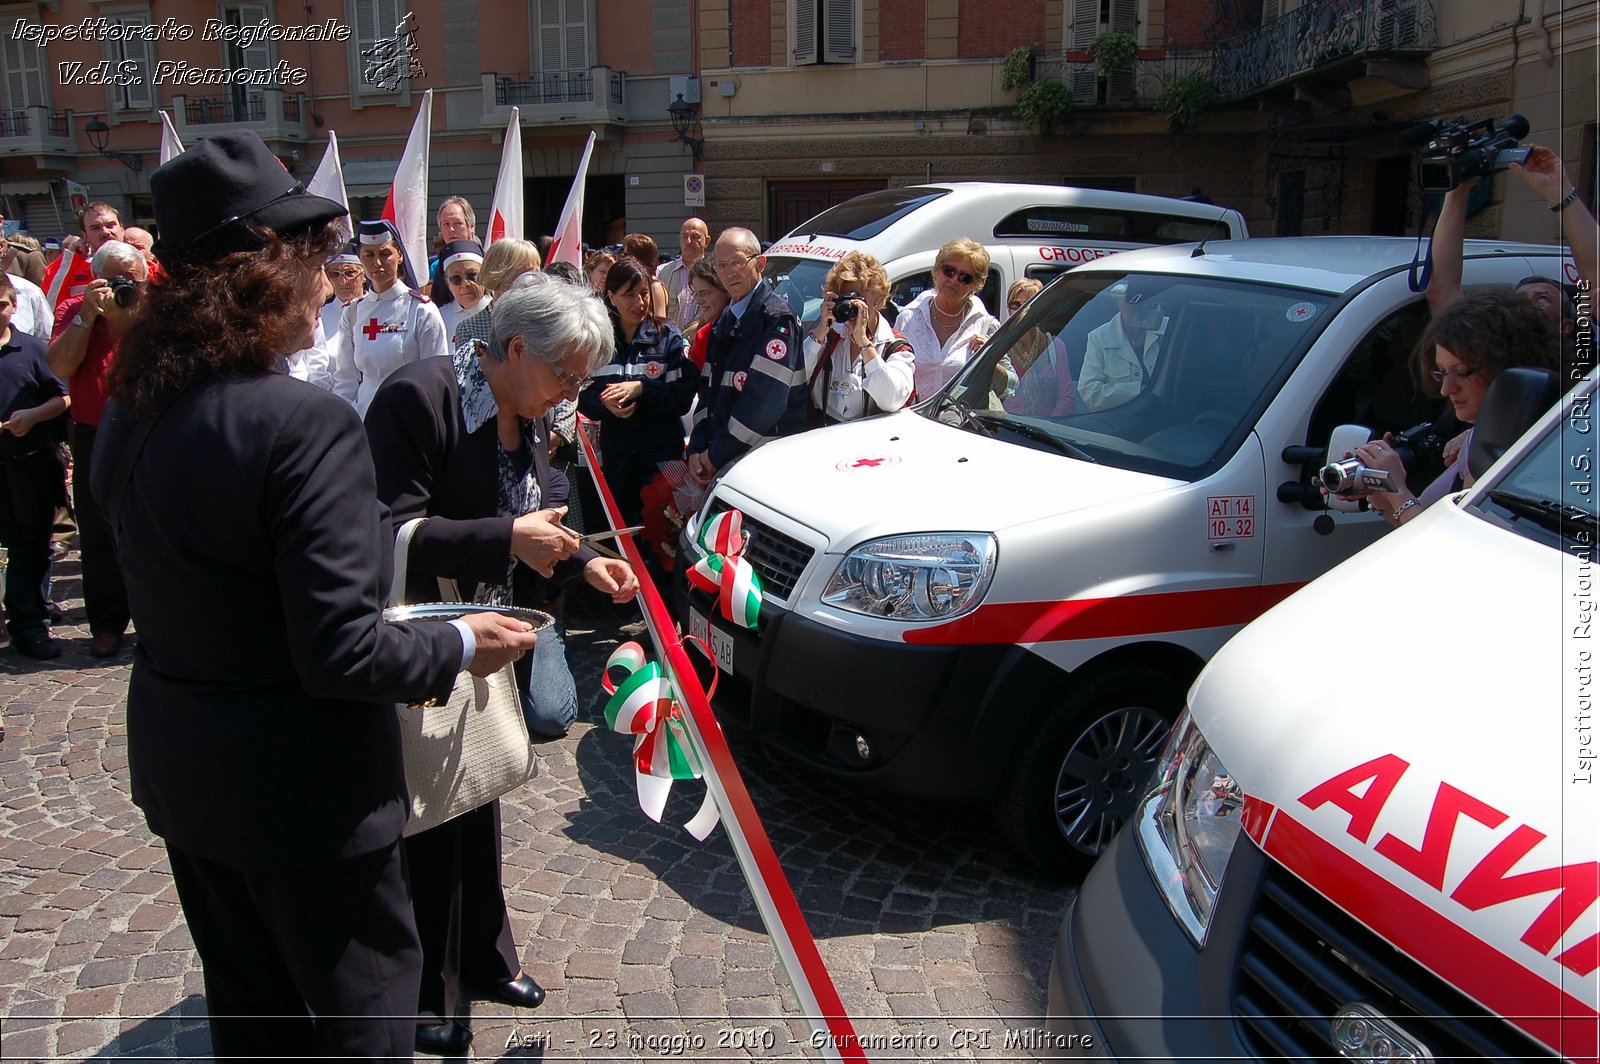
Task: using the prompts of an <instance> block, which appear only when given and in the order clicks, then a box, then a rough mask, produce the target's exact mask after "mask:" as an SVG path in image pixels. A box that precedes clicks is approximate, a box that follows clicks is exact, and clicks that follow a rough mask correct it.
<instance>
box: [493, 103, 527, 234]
mask: <svg viewBox="0 0 1600 1064" xmlns="http://www.w3.org/2000/svg"><path fill="white" fill-rule="evenodd" d="M508 236H509V237H511V238H513V239H515V240H521V239H522V119H521V113H520V112H519V111H518V110H517V108H515V107H513V108H512V109H511V121H510V122H508V123H506V139H505V143H504V144H502V145H501V146H500V176H499V177H497V178H495V181H494V205H493V206H492V207H490V208H489V239H487V240H485V241H484V242H483V245H484V247H488V246H489V245H490V244H493V243H494V242H495V241H496V240H502V239H504V238H505V237H508Z"/></svg>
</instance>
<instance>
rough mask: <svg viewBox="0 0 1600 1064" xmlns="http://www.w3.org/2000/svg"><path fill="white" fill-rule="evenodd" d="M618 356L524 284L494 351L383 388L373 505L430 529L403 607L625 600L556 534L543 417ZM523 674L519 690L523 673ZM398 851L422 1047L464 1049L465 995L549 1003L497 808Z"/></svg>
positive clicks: (595, 559) (565, 288)
mask: <svg viewBox="0 0 1600 1064" xmlns="http://www.w3.org/2000/svg"><path fill="white" fill-rule="evenodd" d="M611 354H612V331H611V322H610V320H609V319H608V318H607V316H606V312H605V308H604V307H602V306H601V305H600V302H599V301H598V300H596V299H595V298H594V297H593V296H592V295H591V294H590V293H589V290H588V288H587V287H580V286H577V285H571V284H567V283H566V282H563V281H560V280H556V279H553V278H550V277H547V276H545V275H543V274H529V275H526V276H524V277H522V278H519V279H518V281H517V283H515V284H514V285H512V287H511V288H510V290H509V291H508V292H507V293H506V294H505V295H504V296H502V297H501V298H500V299H497V300H496V301H495V303H494V314H493V316H492V329H491V335H490V337H489V340H488V341H487V342H485V341H483V340H474V341H472V342H471V344H470V345H465V346H463V348H462V349H460V350H459V351H458V352H457V357H456V358H454V359H442V358H433V359H423V360H421V361H420V362H414V363H411V364H409V365H406V366H402V367H401V368H400V369H398V370H396V371H395V372H394V374H393V375H391V376H390V377H389V378H388V379H387V380H385V381H384V382H383V386H382V387H380V388H379V389H378V392H377V394H376V395H375V396H374V397H373V400H372V406H371V408H370V409H369V410H368V411H367V417H366V427H367V437H368V440H369V442H370V443H371V446H372V457H373V463H374V465H375V466H376V467H377V473H378V497H379V499H381V500H382V501H383V502H384V503H385V504H387V505H388V507H389V509H390V510H391V511H393V514H394V522H395V525H396V527H398V526H399V525H401V524H402V523H404V522H406V521H409V520H411V519H412V518H415V517H426V518H428V521H427V523H426V524H424V525H423V526H422V527H421V528H419V529H418V530H417V533H416V536H415V538H414V539H413V540H412V544H411V556H410V571H411V578H412V584H411V586H410V587H408V588H407V589H406V592H407V594H408V595H409V596H410V598H411V600H412V601H425V600H428V599H432V598H435V597H436V596H437V588H436V584H435V581H436V580H437V579H438V578H448V579H454V580H456V581H457V582H458V583H459V584H460V586H461V592H462V594H463V596H464V597H466V598H469V599H471V600H472V601H474V602H483V603H496V604H511V605H527V604H530V603H532V602H535V601H541V600H540V599H539V594H540V591H541V586H540V585H541V582H542V581H541V578H544V579H552V578H560V577H568V576H575V575H577V574H579V573H581V574H582V576H583V578H584V579H585V580H586V581H587V582H588V583H589V584H590V585H591V586H593V587H595V588H597V589H598V590H600V591H601V592H604V593H606V594H609V595H610V596H611V598H612V599H613V601H615V602H618V603H622V602H627V601H629V600H631V599H632V598H633V596H634V594H635V593H636V592H637V590H638V581H637V580H636V579H635V577H634V575H633V571H632V569H631V568H629V566H628V565H627V563H626V562H622V561H617V560H615V559H611V558H604V557H601V556H599V555H598V554H597V553H596V552H595V551H594V550H592V549H591V548H587V547H580V545H579V541H578V537H577V536H576V535H574V534H573V533H572V532H571V530H569V529H567V528H566V527H565V526H564V525H563V524H562V520H561V519H562V516H563V514H564V513H565V512H566V507H564V506H563V507H556V508H550V507H548V506H547V505H546V500H547V497H548V492H549V481H548V477H549V452H548V450H547V447H546V444H545V441H544V440H543V439H542V437H541V434H540V422H541V419H542V418H543V416H544V415H545V413H546V412H548V411H549V409H550V408H551V407H552V406H554V405H555V404H556V402H557V401H559V400H560V399H562V398H563V397H565V398H569V399H573V398H576V397H577V394H578V391H579V390H580V389H581V388H582V387H583V386H584V384H586V383H587V381H588V377H589V375H590V374H591V373H593V372H594V371H595V370H596V369H599V368H600V367H601V366H603V365H605V364H606V363H607V362H609V361H610V360H611ZM519 562H520V563H521V565H520V566H519V565H518V563H519ZM517 679H518V682H519V683H520V684H521V685H523V687H524V688H526V687H527V685H528V683H529V680H530V675H529V671H528V668H527V663H526V662H524V663H522V664H521V665H520V666H519V670H518V677H517ZM406 846H407V852H408V857H409V860H410V867H411V874H412V884H411V885H412V895H413V905H414V907H415V912H416V917H417V930H418V933H419V934H420V936H421V938H422V948H423V980H422V992H421V996H420V1001H419V1005H418V1027H417V1048H418V1049H420V1050H423V1051H424V1052H435V1053H438V1052H446V1053H459V1052H461V1051H463V1050H464V1049H465V1048H466V1047H467V1045H468V1043H469V1042H470V1041H471V1039H472V1032H471V1031H470V1030H469V1029H468V1028H467V1025H466V1023H465V1021H464V1019H458V1016H459V1015H460V1014H461V1013H460V1009H459V1005H460V1003H461V989H462V986H463V985H467V986H473V987H476V988H479V989H480V990H481V991H482V992H483V993H484V994H485V995H486V996H488V997H491V998H493V999H494V1000H497V1001H503V1002H506V1003H509V1004H512V1005H518V1006H521V1007H524V1008H532V1007H534V1006H537V1005H538V1004H539V1003H540V1002H542V1001H543V1000H544V991H543V990H542V989H541V988H540V987H539V985H538V983H536V982H534V980H533V979H532V978H530V977H529V976H527V975H526V974H524V973H523V971H522V967H521V964H520V961H519V959H518V956H517V951H516V945H515V943H514V942H513V941H512V937H511V923H510V920H509V919H508V918H507V915H506V906H505V897H504V894H503V893H502V891H501V886H500V805H499V803H498V802H491V803H490V804H488V805H486V806H483V807H481V808H479V809H475V810H473V811H472V812H470V813H467V814H465V815H463V816H460V817H457V818H456V819H455V820H452V821H450V822H449V823H447V824H443V825H441V826H439V827H437V828H434V829H433V830H431V831H424V832H421V833H419V834H416V835H413V836H411V837H410V838H408V839H407V840H406Z"/></svg>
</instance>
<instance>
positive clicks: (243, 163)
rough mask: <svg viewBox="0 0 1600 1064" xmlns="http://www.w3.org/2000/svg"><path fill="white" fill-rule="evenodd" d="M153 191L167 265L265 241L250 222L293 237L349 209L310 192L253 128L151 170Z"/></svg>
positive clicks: (160, 255) (210, 140)
mask: <svg viewBox="0 0 1600 1064" xmlns="http://www.w3.org/2000/svg"><path fill="white" fill-rule="evenodd" d="M150 192H151V194H152V196H153V197H154V199H155V214H156V225H157V227H158V228H159V230H160V232H161V239H159V240H157V241H156V246H155V253H156V258H157V259H158V260H159V261H160V262H161V264H162V265H163V266H168V267H172V266H178V265H186V264H191V263H196V262H210V261H213V260H215V259H219V258H221V257H222V256H224V255H228V254H231V253H232V252H235V251H251V250H254V249H255V248H258V247H261V243H262V242H261V239H260V238H259V237H258V236H256V234H254V233H253V232H251V227H252V226H258V227H261V228H265V229H270V230H272V231H273V232H274V233H277V234H278V235H279V236H288V235H291V234H293V233H295V232H298V231H301V230H305V229H310V228H312V227H314V226H320V225H324V224H326V223H328V222H331V221H332V220H333V219H335V218H339V217H342V216H343V215H344V214H345V213H346V211H345V209H344V207H343V205H341V204H339V203H337V202H335V201H334V200H331V199H326V198H324V197H322V196H313V195H311V194H310V193H309V192H307V191H306V190H305V186H304V185H302V184H300V183H299V182H298V181H296V180H295V179H294V178H293V177H292V176H291V175H290V174H289V171H287V170H285V169H284V167H283V163H281V162H279V161H278V157H277V156H276V155H274V154H272V151H271V149H269V148H268V147H267V146H266V144H265V143H263V142H262V140H261V138H260V137H259V136H257V135H256V134H255V133H253V132H251V131H249V130H241V131H239V132H230V133H218V134H216V135H215V136H211V137H206V138H205V139H204V140H201V141H199V142H197V143H196V144H194V145H193V146H192V147H190V148H189V149H188V150H187V151H185V152H184V153H183V154H181V155H179V156H178V157H177V158H175V159H172V160H171V161H169V162H167V163H166V164H164V165H162V166H160V167H158V168H157V169H156V171H155V172H154V173H152V174H151V175H150Z"/></svg>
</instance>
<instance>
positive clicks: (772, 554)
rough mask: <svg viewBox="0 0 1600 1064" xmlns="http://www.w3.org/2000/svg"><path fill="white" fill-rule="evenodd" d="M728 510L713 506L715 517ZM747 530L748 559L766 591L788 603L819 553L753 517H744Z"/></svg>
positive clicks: (746, 552) (746, 555)
mask: <svg viewBox="0 0 1600 1064" xmlns="http://www.w3.org/2000/svg"><path fill="white" fill-rule="evenodd" d="M726 509H728V507H727V506H725V505H723V504H722V503H720V502H719V503H717V504H716V505H715V506H713V508H712V514H711V516H713V517H715V516H716V515H717V514H719V513H721V512H722V511H724V510H726ZM744 530H745V531H746V532H747V533H749V535H750V542H749V543H748V544H747V545H746V546H745V549H744V556H745V557H746V558H747V559H749V561H750V567H751V568H752V569H754V570H755V571H756V575H757V576H759V577H761V588H762V591H763V592H764V593H765V594H766V595H767V596H768V597H770V598H775V599H777V600H779V601H780V602H788V601H789V599H790V598H791V597H792V596H793V595H794V586H795V585H796V584H798V583H799V582H800V574H802V573H804V572H805V571H806V566H807V565H810V564H811V556H812V555H813V554H815V553H816V551H814V550H812V549H811V548H810V547H808V546H806V545H805V544H804V543H801V542H800V541H799V540H798V539H794V538H792V537H789V536H786V535H784V534H783V533H782V532H779V531H777V530H776V529H774V528H772V527H771V526H769V525H764V524H762V523H761V522H760V521H757V520H756V519H755V518H753V517H751V516H750V515H749V514H745V515H744Z"/></svg>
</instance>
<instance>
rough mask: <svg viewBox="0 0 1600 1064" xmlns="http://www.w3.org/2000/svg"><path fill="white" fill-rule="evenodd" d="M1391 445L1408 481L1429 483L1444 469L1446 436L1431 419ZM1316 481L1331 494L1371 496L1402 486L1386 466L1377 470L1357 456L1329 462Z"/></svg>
mask: <svg viewBox="0 0 1600 1064" xmlns="http://www.w3.org/2000/svg"><path fill="white" fill-rule="evenodd" d="M1389 446H1391V447H1392V448H1394V452H1395V454H1397V455H1399V456H1400V461H1401V463H1402V464H1404V465H1405V467H1406V477H1407V479H1408V480H1412V481H1419V480H1420V483H1423V484H1427V483H1429V482H1431V481H1432V480H1433V478H1434V477H1436V476H1438V475H1439V473H1440V472H1442V471H1443V470H1444V460H1443V458H1442V455H1443V453H1444V439H1443V437H1441V436H1440V435H1439V433H1438V431H1437V430H1436V429H1435V428H1434V427H1433V423H1432V422H1431V421H1425V422H1423V423H1422V424H1420V425H1417V426H1415V427H1414V428H1409V429H1407V430H1406V431H1404V432H1402V433H1399V434H1398V435H1396V436H1395V437H1394V439H1392V440H1391V441H1390V442H1389ZM1419 472H1420V473H1421V474H1422V477H1421V478H1419V477H1418V475H1417V474H1418V473H1419ZM1317 480H1318V481H1320V482H1321V484H1322V486H1323V487H1325V488H1327V489H1328V494H1330V495H1350V496H1360V495H1370V494H1372V493H1373V492H1375V491H1399V490H1400V487H1401V485H1399V484H1396V483H1395V479H1394V474H1392V473H1390V472H1389V471H1388V470H1387V469H1374V468H1372V467H1371V466H1369V465H1367V464H1365V463H1364V462H1362V461H1361V459H1359V458H1354V457H1352V458H1345V459H1342V460H1340V461H1337V462H1329V463H1328V464H1327V465H1325V466H1323V467H1322V469H1321V470H1320V471H1319V472H1318V473H1317Z"/></svg>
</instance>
